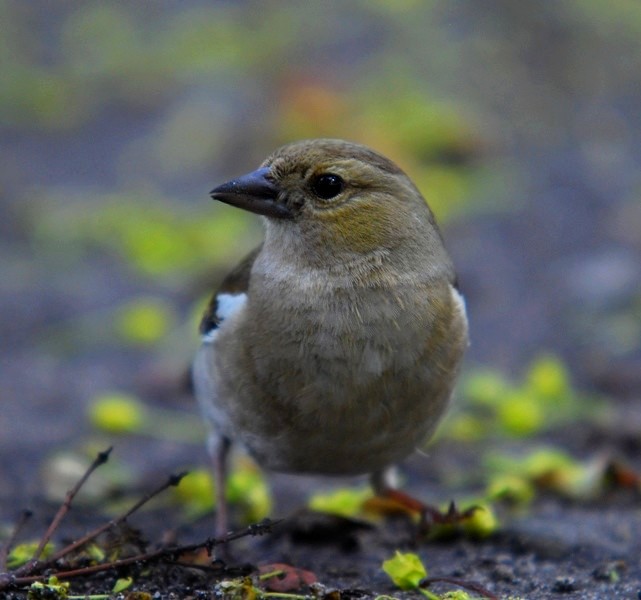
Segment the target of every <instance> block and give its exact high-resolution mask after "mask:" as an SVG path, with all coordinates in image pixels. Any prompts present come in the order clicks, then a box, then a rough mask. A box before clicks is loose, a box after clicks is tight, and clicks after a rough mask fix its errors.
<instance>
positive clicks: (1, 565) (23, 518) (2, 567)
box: [0, 510, 33, 573]
mask: <svg viewBox="0 0 641 600" xmlns="http://www.w3.org/2000/svg"><path fill="white" fill-rule="evenodd" d="M32 516H33V513H32V512H31V511H30V510H23V511H22V512H21V513H20V517H18V521H17V522H16V524H15V526H14V528H13V531H12V532H11V535H10V536H9V539H8V540H7V542H6V544H4V546H2V548H1V549H0V573H4V572H5V571H6V570H7V560H8V558H9V551H10V550H11V546H13V544H14V542H15V541H16V538H17V537H18V534H19V533H20V531H21V530H22V528H23V527H24V526H25V524H26V522H27V521H28V520H29V519H30V518H31V517H32Z"/></svg>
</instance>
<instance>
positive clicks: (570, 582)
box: [552, 577, 576, 594]
mask: <svg viewBox="0 0 641 600" xmlns="http://www.w3.org/2000/svg"><path fill="white" fill-rule="evenodd" d="M575 589H576V584H575V581H574V578H573V577H557V578H556V580H555V581H554V585H553V586H552V591H553V592H557V593H558V594H567V593H569V592H573V591H574V590H575Z"/></svg>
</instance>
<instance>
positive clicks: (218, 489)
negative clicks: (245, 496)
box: [209, 433, 231, 539]
mask: <svg viewBox="0 0 641 600" xmlns="http://www.w3.org/2000/svg"><path fill="white" fill-rule="evenodd" d="M230 447H231V441H230V440H229V438H226V437H225V436H222V435H219V434H213V433H212V434H211V436H210V438H209V453H210V455H211V459H212V463H213V469H214V489H215V492H214V493H215V496H216V525H215V528H214V537H215V538H216V539H221V538H223V537H225V536H226V535H227V534H228V533H229V520H228V519H229V512H228V510H227V496H226V491H227V465H228V460H227V459H228V456H229V448H230Z"/></svg>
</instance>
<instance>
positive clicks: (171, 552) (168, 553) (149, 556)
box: [0, 519, 280, 590]
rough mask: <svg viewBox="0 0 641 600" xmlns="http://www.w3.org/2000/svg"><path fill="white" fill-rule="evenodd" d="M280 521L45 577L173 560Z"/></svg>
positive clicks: (29, 578)
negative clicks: (220, 536) (217, 537)
mask: <svg viewBox="0 0 641 600" xmlns="http://www.w3.org/2000/svg"><path fill="white" fill-rule="evenodd" d="M279 522H280V521H271V520H270V519H265V520H264V521H261V522H260V523H256V524H253V525H249V526H248V527H246V528H245V529H242V530H241V531H237V532H235V533H230V534H229V535H226V536H225V537H223V538H220V539H216V538H208V539H206V540H205V541H204V542H199V543H195V544H188V545H186V546H175V547H173V548H161V549H159V550H154V551H153V552H145V553H143V554H137V555H135V556H130V557H128V558H121V559H119V560H115V561H112V562H108V563H102V564H99V565H91V566H89V567H82V568H80V569H72V570H69V571H56V572H54V573H47V577H48V576H50V575H55V576H56V577H57V578H58V579H70V578H73V577H85V576H87V575H93V574H94V573H101V572H103V571H109V570H111V569H118V568H121V567H125V566H128V565H132V564H141V565H142V564H144V563H149V562H151V561H155V560H171V561H174V560H175V558H176V556H179V555H181V554H184V553H186V552H193V551H194V550H200V549H201V548H206V549H207V550H208V551H210V550H211V548H212V547H213V546H217V545H219V544H226V543H228V542H231V541H234V540H237V539H239V538H242V537H247V536H256V535H263V534H265V533H268V532H270V531H271V529H272V527H273V526H274V525H276V524H277V523H279ZM43 577H45V576H44V575H26V576H16V577H13V578H12V579H11V581H10V582H9V581H7V582H6V584H5V585H3V582H1V581H0V590H2V589H7V588H8V587H19V586H23V585H27V584H30V583H33V582H35V581H38V580H40V579H42V578H43Z"/></svg>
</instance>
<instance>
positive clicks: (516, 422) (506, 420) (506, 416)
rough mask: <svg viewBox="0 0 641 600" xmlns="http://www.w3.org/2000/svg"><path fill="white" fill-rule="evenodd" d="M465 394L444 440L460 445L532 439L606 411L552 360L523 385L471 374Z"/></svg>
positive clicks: (486, 372) (487, 373)
mask: <svg viewBox="0 0 641 600" xmlns="http://www.w3.org/2000/svg"><path fill="white" fill-rule="evenodd" d="M460 388H461V395H462V396H463V397H464V406H463V408H462V410H461V411H460V412H459V413H457V414H454V415H452V417H451V418H450V419H449V420H448V421H447V422H446V425H445V428H444V434H445V435H446V436H450V437H452V438H454V439H457V440H461V441H469V440H480V439H486V438H488V437H501V436H508V437H514V438H519V437H528V436H532V435H535V434H538V433H541V432H542V431H546V430H550V429H553V428H554V427H558V426H559V425H562V424H563V423H566V422H568V421H570V420H575V419H577V418H579V417H581V416H587V415H594V414H595V413H597V412H598V410H599V407H600V406H601V405H600V403H599V402H597V401H596V400H595V399H590V398H587V397H585V396H582V395H580V394H578V393H577V392H576V391H574V389H573V388H572V385H571V382H570V375H569V373H568V371H567V368H566V367H565V365H564V364H563V362H562V361H561V360H560V359H559V358H557V357H555V356H553V355H547V354H546V355H542V356H540V357H538V358H536V359H535V360H534V361H532V363H531V364H530V365H529V367H528V368H527V369H526V373H525V375H524V377H523V379H522V381H520V382H518V383H513V382H512V381H510V380H509V379H507V378H506V377H505V376H504V375H503V374H502V373H500V372H498V371H496V370H492V369H487V368H485V369H478V370H475V371H471V372H470V373H468V374H466V375H465V376H464V378H463V381H462V384H461V386H460Z"/></svg>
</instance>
